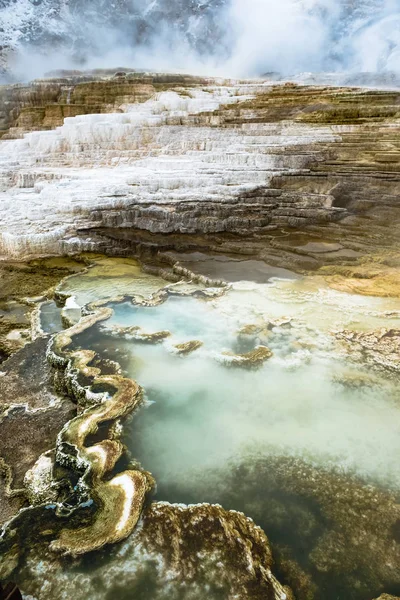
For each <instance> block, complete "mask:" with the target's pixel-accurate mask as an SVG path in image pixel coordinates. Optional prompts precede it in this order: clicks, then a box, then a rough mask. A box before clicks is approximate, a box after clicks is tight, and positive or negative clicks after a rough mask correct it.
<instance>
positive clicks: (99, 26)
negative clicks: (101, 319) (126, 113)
mask: <svg viewBox="0 0 400 600" xmlns="http://www.w3.org/2000/svg"><path fill="white" fill-rule="evenodd" d="M2 38H4V39H2ZM1 47H2V48H3V55H4V52H8V59H7V60H8V64H9V65H11V67H10V68H11V70H12V71H13V72H14V74H15V76H16V77H17V78H19V79H21V78H22V79H31V78H32V77H37V76H41V75H43V73H44V72H45V71H48V70H51V69H62V68H95V67H102V68H107V67H116V66H118V65H125V66H126V67H134V68H144V69H155V70H175V71H185V72H191V73H195V74H208V75H224V76H238V77H252V76H259V75H262V74H264V73H266V72H271V71H274V72H279V73H282V74H283V75H293V74H295V73H301V72H342V71H347V72H363V71H372V72H377V73H382V72H386V71H394V72H398V73H400V0H279V2H276V0H208V1H207V0H152V1H144V0H114V2H105V0H90V1H89V2H88V1H86V2H84V1H83V0H0V48H1ZM15 50H16V51H15ZM0 52H1V50H0Z"/></svg>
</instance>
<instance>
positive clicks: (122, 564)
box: [9, 502, 294, 600]
mask: <svg viewBox="0 0 400 600" xmlns="http://www.w3.org/2000/svg"><path fill="white" fill-rule="evenodd" d="M27 535H28V536H29V535H30V533H29V528H27ZM46 535H47V538H46ZM46 535H45V536H44V537H43V538H42V541H41V542H38V540H36V543H31V544H28V545H27V547H26V550H25V554H24V560H23V562H21V563H20V565H19V566H18V567H17V568H16V569H15V571H14V573H13V578H14V580H15V581H16V582H17V584H18V585H19V586H20V588H21V590H22V592H23V593H24V594H28V595H29V596H31V597H33V598H34V599H35V600H61V599H62V598H63V595H64V594H65V590H68V593H69V594H70V595H71V596H72V597H73V598H75V599H76V600H84V599H85V598H87V597H88V596H91V597H96V598H97V597H98V598H107V599H108V598H110V599H111V598H116V597H124V595H125V594H132V593H134V594H135V598H138V599H140V600H146V599H147V598H149V597H151V598H152V600H167V599H168V600H170V599H177V600H178V599H179V600H181V599H182V598H193V600H203V599H204V598H205V597H207V598H210V599H213V598H224V599H226V600H294V596H293V594H292V592H291V590H290V589H289V588H288V587H287V586H283V585H281V584H280V582H279V581H278V579H277V578H276V576H275V575H274V565H273V560H272V555H271V549H270V544H269V541H268V538H267V537H266V535H265V534H264V532H263V531H262V530H261V529H260V528H259V527H257V526H256V525H255V524H254V523H253V522H252V520H251V519H248V518H247V517H246V516H245V515H243V514H242V513H238V512H236V511H226V510H224V509H223V508H222V507H221V506H218V505H213V506H212V505H209V504H201V505H191V506H185V505H171V504H168V503H163V502H157V503H152V504H150V505H149V506H147V507H146V508H145V510H144V512H143V514H142V518H141V520H140V526H139V527H137V528H136V529H135V530H134V531H133V533H132V534H131V535H130V536H129V537H128V538H127V539H125V540H124V541H123V542H120V543H116V544H114V545H113V546H111V547H108V548H107V549H106V550H105V549H103V550H99V551H96V552H94V553H92V554H91V555H90V557H88V558H85V557H81V556H76V557H75V558H74V559H73V561H72V560H71V559H68V558H66V557H63V556H60V554H59V553H55V552H53V551H52V550H51V549H49V545H48V543H46V540H48V539H49V536H50V535H51V532H49V530H48V531H47V534H46ZM88 559H89V560H90V565H91V566H90V570H88V568H87V565H88V562H87V561H88ZM9 560H10V564H11V561H12V560H13V555H12V553H10V558H9ZM72 574H73V576H72Z"/></svg>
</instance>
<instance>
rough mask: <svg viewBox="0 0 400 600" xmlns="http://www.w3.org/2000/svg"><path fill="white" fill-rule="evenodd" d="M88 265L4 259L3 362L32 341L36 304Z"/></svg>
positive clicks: (0, 283) (0, 276)
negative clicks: (67, 277) (64, 280)
mask: <svg viewBox="0 0 400 600" xmlns="http://www.w3.org/2000/svg"><path fill="white" fill-rule="evenodd" d="M84 266H85V263H84V260H83V259H82V260H80V259H70V258H60V257H59V258H47V259H38V260H34V261H30V262H27V263H17V262H0V363H1V362H2V360H5V359H6V358H8V357H9V356H11V355H12V354H14V352H16V351H17V350H19V349H20V348H22V347H23V346H25V344H27V343H28V342H29V341H30V339H31V318H32V311H33V309H34V306H35V305H36V306H37V303H38V302H40V301H41V300H44V299H45V298H51V297H52V296H53V288H54V286H55V285H56V284H58V283H60V281H61V280H62V279H63V278H64V277H66V276H68V275H69V274H71V273H73V272H76V271H79V270H82V269H83V268H84ZM0 402H1V400H0Z"/></svg>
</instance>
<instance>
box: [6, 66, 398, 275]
mask: <svg viewBox="0 0 400 600" xmlns="http://www.w3.org/2000/svg"><path fill="white" fill-rule="evenodd" d="M66 81H67V80H65V81H64V82H63V83H62V85H61V84H60V83H54V82H48V83H45V82H42V83H40V84H35V85H33V86H32V88H30V91H29V90H25V91H24V94H25V97H28V96H29V94H30V93H31V94H33V92H35V90H36V91H37V88H36V86H37V85H39V88H40V90H41V92H40V95H41V97H42V98H43V97H46V98H48V96H47V94H48V93H49V91H50V90H54V88H55V87H56V88H57V94H58V96H57V98H60V101H59V102H54V103H51V102H50V100H47V99H46V101H45V103H44V104H45V106H43V102H42V101H41V106H40V111H39V112H40V115H41V117H40V118H39V119H38V120H37V121H35V120H33V121H32V120H31V119H30V118H28V116H27V115H30V114H32V110H33V109H34V107H33V108H32V107H31V108H29V109H27V107H26V106H25V108H24V107H23V106H22V104H20V105H19V108H18V109H17V113H18V111H19V114H20V116H19V117H18V118H16V119H15V120H14V123H13V124H14V125H15V127H12V128H11V129H8V130H7V132H6V133H5V135H4V136H3V137H12V136H15V135H22V133H23V131H24V127H26V128H27V130H28V131H29V130H32V129H34V128H40V127H43V126H44V127H46V128H48V127H52V126H54V125H56V126H57V127H56V129H55V130H54V131H46V132H35V131H33V132H32V131H31V133H28V134H27V135H25V137H24V138H23V139H18V140H14V141H12V140H7V141H3V142H2V143H1V146H0V179H1V184H2V192H1V203H2V212H3V218H2V223H1V226H0V253H1V254H2V255H3V257H16V258H23V257H26V256H32V255H33V256H35V255H41V254H63V253H71V252H77V251H81V250H101V251H108V252H119V253H121V252H132V251H136V250H137V249H138V246H139V247H140V248H143V247H144V248H147V249H150V250H151V248H153V247H154V244H156V246H157V248H158V249H179V250H189V249H190V250H193V249H194V248H197V249H199V248H204V247H206V248H207V249H208V250H212V251H222V252H225V253H246V254H249V255H250V254H253V255H257V256H260V257H261V258H263V259H264V260H267V261H269V262H271V263H273V264H278V265H279V266H285V267H289V268H294V269H297V270H298V269H304V268H306V269H315V268H318V267H319V266H320V265H321V264H326V263H332V264H333V265H344V266H347V267H349V266H351V265H353V264H354V263H356V264H357V263H361V259H362V256H363V254H364V253H365V252H368V253H371V251H373V252H375V254H380V253H384V254H385V255H386V254H388V253H389V254H390V252H391V251H392V250H393V248H394V247H395V246H396V242H397V239H398V233H399V223H398V221H399V219H398V201H399V193H398V190H399V178H400V175H399V173H400V153H399V143H398V130H399V120H398V117H399V115H400V96H399V94H398V93H396V92H379V91H371V92H365V91H360V90H357V89H346V88H343V89H342V88H318V87H301V86H295V85H279V86H276V85H275V86H273V85H271V84H268V82H262V81H259V82H232V81H228V82H222V81H219V80H208V81H205V80H199V79H197V80H196V79H188V80H183V81H182V78H177V79H174V78H173V77H172V78H171V77H170V78H166V79H165V80H164V81H163V80H162V78H157V77H152V78H151V77H149V78H148V79H147V80H146V79H145V78H142V79H140V82H139V83H132V82H133V81H134V77H133V75H119V76H118V77H117V80H110V79H103V80H101V81H98V82H91V83H87V82H76V80H74V79H73V78H72V79H71V85H70V86H69V89H70V90H72V91H71V96H70V101H71V103H70V104H65V94H66V89H67V87H68V86H67V83H68V82H67V83H66ZM68 85H69V84H68ZM57 86H58V87H57ZM60 86H61V87H60ZM61 88H62V90H61ZM160 88H165V91H158V92H157V91H156V90H157V89H159V90H160ZM43 90H44V91H43ZM60 90H61V91H60ZM5 91H6V92H7V93H11V92H10V90H9V89H8V88H6V90H5ZM4 93H5V92H4V91H3V94H4ZM12 93H15V89H14V91H13V92H12ZM35 93H36V92H35ZM147 98H149V99H147ZM36 101H37V100H35V99H33V100H32V103H33V105H34V104H35V102H36ZM21 106H22V109H21ZM68 107H69V108H68ZM100 107H101V111H104V112H101V113H99V111H100ZM66 108H68V110H72V114H73V111H75V113H76V112H93V111H96V114H92V115H88V114H85V115H80V116H75V117H67V118H66V119H65V122H64V124H63V125H61V126H58V124H59V123H60V121H61V119H62V115H63V114H64V113H65V110H66ZM35 110H36V109H34V110H33V112H35ZM26 111H27V112H26ZM109 111H111V112H109ZM115 111H118V112H115ZM51 114H56V115H57V116H56V117H55V118H54V120H52V119H51V118H50V117H49V118H48V117H47V116H46V115H51ZM43 115H44V116H43ZM371 223H373V231H371ZM305 228H306V231H307V236H306V239H303V238H301V237H299V235H298V234H299V232H300V231H304V230H305ZM243 236H246V240H245V243H243ZM309 242H312V243H311V244H310V243H309ZM396 265H397V263H396V260H395V259H394V258H393V259H392V262H391V263H390V265H388V264H387V265H386V267H385V268H388V269H395V268H396Z"/></svg>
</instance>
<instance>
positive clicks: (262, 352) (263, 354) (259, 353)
mask: <svg viewBox="0 0 400 600" xmlns="http://www.w3.org/2000/svg"><path fill="white" fill-rule="evenodd" d="M222 355H223V356H226V357H227V358H228V360H227V361H226V362H225V363H224V364H226V365H227V366H232V367H242V368H246V369H252V368H256V367H260V366H261V365H262V364H263V363H264V362H265V361H267V360H268V359H269V358H271V356H272V352H271V350H270V349H269V348H267V347H266V346H257V348H254V350H250V352H246V353H245V354H233V353H231V352H223V354H222Z"/></svg>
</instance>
